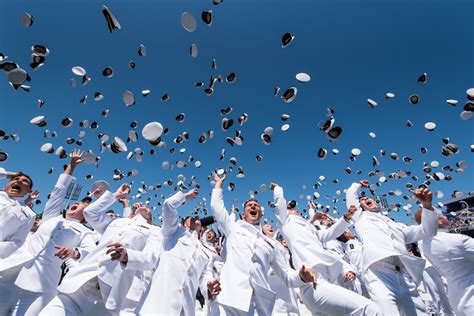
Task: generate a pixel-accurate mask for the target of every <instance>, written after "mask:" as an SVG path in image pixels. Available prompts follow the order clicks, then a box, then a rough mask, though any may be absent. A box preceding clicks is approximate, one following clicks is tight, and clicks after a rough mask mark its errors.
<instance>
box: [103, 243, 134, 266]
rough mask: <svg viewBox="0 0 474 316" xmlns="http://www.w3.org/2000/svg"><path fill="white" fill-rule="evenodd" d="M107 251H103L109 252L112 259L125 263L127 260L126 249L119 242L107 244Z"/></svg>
mask: <svg viewBox="0 0 474 316" xmlns="http://www.w3.org/2000/svg"><path fill="white" fill-rule="evenodd" d="M107 248H109V249H108V250H107V252H106V253H105V254H106V255H108V254H110V259H111V260H112V261H114V260H118V261H120V262H122V263H127V262H128V253H127V249H125V247H124V246H123V245H122V244H119V243H114V244H111V245H108V246H107Z"/></svg>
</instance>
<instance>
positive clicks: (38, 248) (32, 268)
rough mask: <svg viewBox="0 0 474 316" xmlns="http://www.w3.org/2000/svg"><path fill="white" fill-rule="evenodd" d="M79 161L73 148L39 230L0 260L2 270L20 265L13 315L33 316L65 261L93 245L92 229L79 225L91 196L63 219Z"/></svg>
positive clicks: (82, 254)
mask: <svg viewBox="0 0 474 316" xmlns="http://www.w3.org/2000/svg"><path fill="white" fill-rule="evenodd" d="M82 161H83V160H82V154H81V153H80V152H79V151H73V153H72V154H71V161H70V163H69V164H68V166H67V167H66V169H65V171H64V173H63V174H61V175H60V176H59V179H58V181H57V182H56V185H55V187H54V190H53V191H52V193H51V196H50V198H49V200H48V202H47V203H46V206H45V209H44V212H43V215H42V223H41V225H40V226H39V228H38V230H37V231H36V232H35V233H34V234H33V235H32V236H31V238H29V240H28V243H25V244H24V245H23V246H22V247H21V248H20V249H19V250H18V251H17V252H15V253H13V254H12V255H11V256H10V257H8V258H7V259H5V260H4V261H3V262H2V269H8V268H10V267H14V266H23V268H22V269H21V271H20V273H19V275H18V277H17V279H16V281H15V285H16V289H14V291H15V296H16V303H15V306H14V307H13V310H12V315H31V316H33V315H34V316H36V315H37V314H38V313H39V312H40V311H41V310H42V309H43V307H44V306H46V304H47V303H48V302H49V301H50V300H51V299H52V298H53V297H54V296H55V295H56V288H57V286H58V283H59V280H60V277H61V265H62V263H63V262H64V260H66V259H69V258H72V259H75V260H79V259H81V258H84V257H85V256H86V255H87V254H88V253H89V252H90V251H91V250H92V249H93V248H94V247H95V241H94V238H93V237H92V231H91V230H90V229H89V228H87V227H85V226H84V225H82V223H83V222H84V216H83V210H84V208H85V207H86V206H87V205H89V202H90V198H86V199H83V200H81V201H80V202H77V203H75V204H73V205H72V206H70V207H69V208H68V209H67V210H66V213H65V214H66V216H65V218H63V216H62V211H63V208H64V205H65V204H66V201H65V197H66V192H67V188H68V186H69V184H70V183H71V182H72V181H73V180H74V177H73V176H72V174H73V172H74V170H75V168H76V167H77V166H78V165H79V164H80V163H81V162H82Z"/></svg>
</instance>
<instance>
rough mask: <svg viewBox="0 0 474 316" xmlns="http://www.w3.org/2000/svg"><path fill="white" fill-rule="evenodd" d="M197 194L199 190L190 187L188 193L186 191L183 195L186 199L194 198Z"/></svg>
mask: <svg viewBox="0 0 474 316" xmlns="http://www.w3.org/2000/svg"><path fill="white" fill-rule="evenodd" d="M198 195H199V190H198V189H192V190H190V191H189V192H188V193H186V194H185V195H184V196H185V198H186V200H194V199H195V198H196V196H198Z"/></svg>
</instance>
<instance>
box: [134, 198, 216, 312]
mask: <svg viewBox="0 0 474 316" xmlns="http://www.w3.org/2000/svg"><path fill="white" fill-rule="evenodd" d="M198 193H199V192H198V190H197V189H193V190H191V191H189V192H188V193H184V192H181V191H179V192H177V193H176V194H175V195H173V196H171V197H169V198H167V199H166V200H165V201H164V203H163V212H162V217H163V225H162V233H163V253H162V254H161V256H160V263H159V265H158V268H157V270H156V272H155V274H154V275H153V278H152V281H151V283H150V284H149V286H148V288H147V290H146V292H145V293H144V294H143V297H142V299H141V301H140V303H139V304H138V307H137V309H136V313H137V314H138V315H194V314H195V301H196V293H197V290H198V288H200V290H201V293H202V295H204V296H205V297H207V296H211V297H212V296H215V295H216V294H217V293H218V291H219V281H218V280H214V279H213V278H212V273H211V272H212V270H211V269H210V268H209V267H208V265H209V262H210V257H209V255H208V254H207V253H206V252H205V251H204V247H203V245H202V244H201V242H200V241H199V236H198V232H197V231H196V229H198V230H199V229H200V226H199V225H196V219H195V218H193V217H190V216H188V217H186V218H185V220H184V221H183V225H181V224H180V223H179V214H178V211H177V208H178V207H179V206H180V205H182V204H183V203H184V202H185V200H189V199H194V198H195V197H196V196H197V195H198Z"/></svg>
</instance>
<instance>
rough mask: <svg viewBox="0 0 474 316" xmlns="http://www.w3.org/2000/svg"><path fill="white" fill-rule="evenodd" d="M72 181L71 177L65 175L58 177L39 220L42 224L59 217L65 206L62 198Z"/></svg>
mask: <svg viewBox="0 0 474 316" xmlns="http://www.w3.org/2000/svg"><path fill="white" fill-rule="evenodd" d="M73 180H75V178H74V177H73V176H70V175H68V174H65V173H62V174H61V175H60V176H59V178H58V181H57V182H56V185H55V186H54V189H53V192H51V195H50V197H49V200H48V202H46V205H45V207H44V212H43V217H42V218H41V220H42V221H43V222H45V221H47V220H48V219H51V218H54V217H57V216H59V215H61V211H62V210H63V208H64V205H65V204H66V201H65V200H64V198H65V197H66V193H67V188H68V186H69V185H70V184H71V182H72V181H73Z"/></svg>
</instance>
